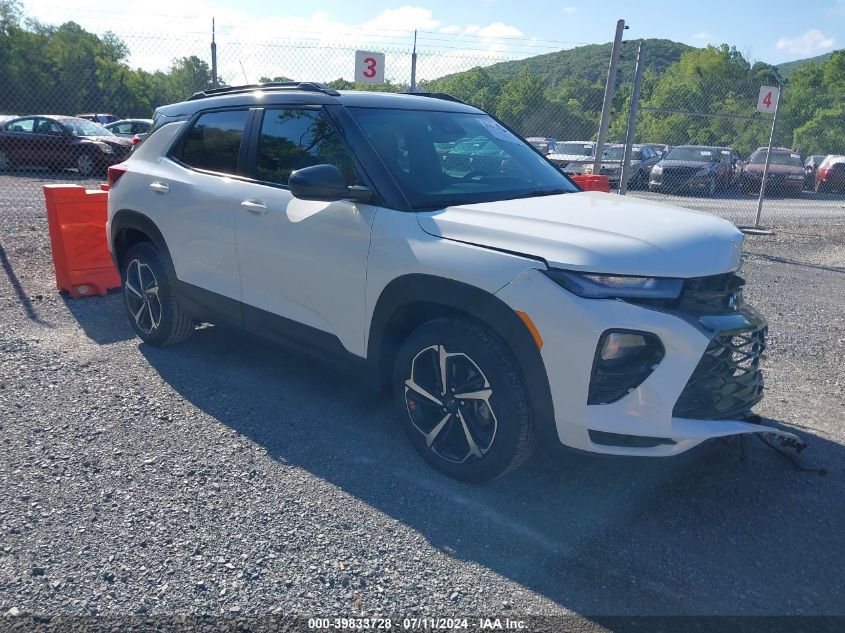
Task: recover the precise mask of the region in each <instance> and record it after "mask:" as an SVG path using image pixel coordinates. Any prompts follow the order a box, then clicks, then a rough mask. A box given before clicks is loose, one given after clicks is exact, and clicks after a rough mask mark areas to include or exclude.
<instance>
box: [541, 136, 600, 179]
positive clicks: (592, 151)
mask: <svg viewBox="0 0 845 633" xmlns="http://www.w3.org/2000/svg"><path fill="white" fill-rule="evenodd" d="M595 155H596V143H595V142H593V141H561V142H558V143H557V144H555V150H554V151H553V152H552V153H551V154H548V156H547V158H548V159H549V160H550V161H552V163H553V164H554V165H555V166H556V167H557V168H558V169H560V170H561V171H562V172H564V173H566V174H569V175H573V174H583V173H584V168H585V167H586V166H587V164H588V162H589V159H590V158H593V157H594V156H595Z"/></svg>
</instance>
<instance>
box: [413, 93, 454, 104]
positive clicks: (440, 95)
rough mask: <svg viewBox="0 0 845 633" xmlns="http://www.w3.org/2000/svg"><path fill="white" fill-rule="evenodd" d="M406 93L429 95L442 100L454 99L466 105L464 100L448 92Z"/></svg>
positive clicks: (417, 95)
mask: <svg viewBox="0 0 845 633" xmlns="http://www.w3.org/2000/svg"><path fill="white" fill-rule="evenodd" d="M408 94H412V95H414V96H416V97H429V98H431V99H443V101H454V102H455V103H463V104H464V105H467V104H466V102H465V101H461V100H460V99H458V98H457V97H455V96H453V95H450V94H449V93H448V92H409V93H408Z"/></svg>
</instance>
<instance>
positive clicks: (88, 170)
mask: <svg viewBox="0 0 845 633" xmlns="http://www.w3.org/2000/svg"><path fill="white" fill-rule="evenodd" d="M75 166H76V171H77V172H79V175H80V176H83V177H84V178H89V177H91V176H94V175H96V174H97V171H98V169H99V168H98V167H97V159H96V158H95V157H94V155H93V154H92V153H90V152H83V153H82V154H80V155H79V156H77V157H76V165H75Z"/></svg>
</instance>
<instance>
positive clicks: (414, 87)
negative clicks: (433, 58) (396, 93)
mask: <svg viewBox="0 0 845 633" xmlns="http://www.w3.org/2000/svg"><path fill="white" fill-rule="evenodd" d="M416 91H417V32H416V30H415V31H414V51H413V52H412V53H411V92H416Z"/></svg>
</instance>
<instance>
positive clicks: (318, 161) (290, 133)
mask: <svg viewBox="0 0 845 633" xmlns="http://www.w3.org/2000/svg"><path fill="white" fill-rule="evenodd" d="M312 165H335V166H336V167H337V168H338V169H340V172H341V173H342V174H343V175H344V176H345V177H346V182H347V184H350V185H353V184H356V183H358V182H359V180H358V178H357V176H356V173H355V167H354V161H353V159H352V154H351V152H350V151H349V149H348V148H347V147H346V144H345V143H344V142H343V139H342V138H341V137H340V135H339V134H338V133H337V131H336V130H335V128H334V126H333V125H332V123H331V121H329V119H328V117H327V116H326V115H325V113H324V112H322V111H320V110H303V109H295V108H290V109H270V108H268V109H267V110H265V111H264V120H263V121H262V123H261V136H260V137H259V140H258V164H257V169H256V176H257V178H258V180H262V181H264V182H270V183H274V184H277V185H285V186H287V184H288V178H290V174H291V172H292V171H296V170H297V169H302V168H303V167H310V166H312Z"/></svg>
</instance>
